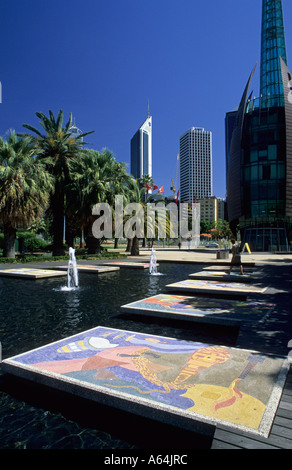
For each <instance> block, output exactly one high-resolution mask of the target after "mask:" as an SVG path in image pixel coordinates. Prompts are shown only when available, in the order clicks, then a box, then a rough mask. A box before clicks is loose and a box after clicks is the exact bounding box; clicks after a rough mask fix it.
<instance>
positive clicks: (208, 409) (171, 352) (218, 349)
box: [2, 327, 288, 436]
mask: <svg viewBox="0 0 292 470" xmlns="http://www.w3.org/2000/svg"><path fill="white" fill-rule="evenodd" d="M2 367H3V368H4V371H8V372H9V373H14V374H16V375H22V376H23V377H26V378H28V379H29V378H32V380H34V381H39V382H42V381H43V380H45V379H44V377H45V378H48V377H49V378H50V386H55V387H57V388H61V389H62V388H63V390H65V391H70V387H72V388H73V389H74V393H75V395H80V396H83V395H82V391H83V393H84V391H86V396H87V397H88V398H90V399H96V400H97V401H100V400H101V398H100V397H101V396H102V397H107V398H108V400H111V401H110V402H109V403H112V400H113V397H115V399H118V401H119V402H121V401H124V403H125V401H126V402H127V407H128V411H131V406H134V404H135V403H136V404H137V403H138V404H140V405H143V407H144V408H143V409H145V407H146V409H150V408H151V409H155V413H156V414H157V413H159V414H163V416H165V414H167V416H169V415H170V414H172V415H174V417H175V416H177V415H179V416H180V417H183V418H186V419H188V420H189V419H192V420H194V421H195V422H197V423H198V422H199V423H201V422H205V423H209V424H211V425H217V424H218V423H221V424H222V423H223V424H225V425H228V426H231V427H234V426H235V427H236V428H238V429H242V430H245V431H248V432H251V433H258V434H261V435H264V436H267V435H268V433H269V430H270V427H271V424H272V422H273V417H274V414H275V411H276V409H277V406H278V403H279V399H280V396H281V392H282V388H283V385H284V382H285V378H286V374H287V369H288V365H287V360H286V359H285V358H282V357H276V356H272V355H265V354H260V353H257V352H253V351H248V350H241V349H237V348H228V347H223V346H214V345H210V344H203V343H197V342H190V341H182V340H177V339H174V338H166V337H162V336H154V335H150V334H144V333H136V332H130V331H125V330H117V329H113V328H107V327H96V328H93V329H91V330H88V331H85V332H82V333H79V334H77V335H75V336H72V337H70V338H65V339H63V340H61V341H58V342H56V343H52V344H49V345H46V346H44V347H42V348H38V349H35V350H33V351H29V352H27V353H24V354H21V355H19V356H15V357H13V358H10V359H6V360H5V361H3V363H2ZM42 383H44V382H42ZM136 412H137V411H136ZM157 419H158V417H157Z"/></svg>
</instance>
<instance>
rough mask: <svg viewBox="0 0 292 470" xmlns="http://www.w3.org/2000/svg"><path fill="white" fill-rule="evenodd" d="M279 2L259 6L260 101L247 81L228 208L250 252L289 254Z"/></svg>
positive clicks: (289, 154) (291, 225) (289, 155)
mask: <svg viewBox="0 0 292 470" xmlns="http://www.w3.org/2000/svg"><path fill="white" fill-rule="evenodd" d="M285 67H286V68H287V56H286V46H285V35H284V21H283V10H282V1H281V0H263V1H262V31H261V70H260V96H259V98H256V99H253V100H251V99H250V97H249V98H248V90H249V86H250V83H251V80H252V77H253V73H254V70H253V72H252V74H251V76H250V77H249V80H248V83H247V85H246V88H245V90H244V94H243V96H242V100H241V103H240V106H239V108H238V111H237V115H236V118H235V124H234V127H233V131H232V137H231V142H230V147H229V149H228V150H229V162H228V169H227V206H228V215H229V220H230V223H231V227H233V231H234V232H235V231H236V230H238V229H239V230H240V232H241V236H242V239H243V241H244V242H247V243H249V244H250V246H251V249H252V250H253V251H274V250H283V249H285V250H287V249H288V246H289V240H290V241H292V218H291V214H290V209H289V207H290V205H291V203H290V201H291V200H292V190H291V189H292V188H290V186H291V184H290V181H291V170H290V168H291V169H292V134H291V131H290V128H291V117H292V102H291V108H290V104H289V101H288V100H287V97H286V94H287V93H286V88H287V83H286V82H287V81H288V80H289V72H287V70H286V69H285Z"/></svg>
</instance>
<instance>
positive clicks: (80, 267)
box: [54, 264, 120, 274]
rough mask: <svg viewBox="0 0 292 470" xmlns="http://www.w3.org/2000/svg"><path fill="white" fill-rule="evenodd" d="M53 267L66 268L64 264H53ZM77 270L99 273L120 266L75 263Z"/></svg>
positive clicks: (110, 270)
mask: <svg viewBox="0 0 292 470" xmlns="http://www.w3.org/2000/svg"><path fill="white" fill-rule="evenodd" d="M54 269H66V266H55V267H54ZM77 269H78V271H82V272H84V273H94V274H101V273H110V272H112V271H119V270H120V268H119V267H118V266H93V265H84V264H83V265H82V264H77Z"/></svg>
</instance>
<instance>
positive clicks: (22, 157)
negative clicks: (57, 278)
mask: <svg viewBox="0 0 292 470" xmlns="http://www.w3.org/2000/svg"><path fill="white" fill-rule="evenodd" d="M34 154H35V149H34V147H33V145H32V142H31V139H29V138H24V137H23V138H19V137H17V136H16V135H15V133H14V132H12V133H11V134H10V136H9V137H8V139H7V141H6V142H4V140H3V139H2V138H0V223H1V225H2V226H3V231H4V250H3V256H5V257H8V258H15V240H16V230H17V229H20V228H28V227H29V226H30V224H31V223H33V222H36V221H38V220H39V219H40V218H41V217H42V216H43V214H44V212H45V210H46V209H47V207H48V203H49V191H51V190H52V188H53V181H52V177H51V176H50V174H49V173H48V172H47V171H46V170H45V167H44V166H43V165H42V164H41V163H40V162H36V160H35V158H34Z"/></svg>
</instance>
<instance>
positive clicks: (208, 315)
mask: <svg viewBox="0 0 292 470" xmlns="http://www.w3.org/2000/svg"><path fill="white" fill-rule="evenodd" d="M274 308H275V305H274V304H271V303H264V302H256V301H240V300H226V299H216V298H208V297H193V296H182V295H170V294H159V295H155V296H153V297H148V298H145V299H142V300H138V301H136V302H132V303H130V304H127V305H123V306H122V307H121V311H123V312H129V313H134V314H135V313H139V314H146V315H153V316H158V317H164V318H172V317H174V318H176V319H184V320H194V321H200V322H207V323H216V324H223V325H238V324H240V323H241V322H243V321H246V322H254V323H257V322H260V321H263V320H264V319H265V318H266V317H267V315H268V314H270V313H271V312H272V311H273V309H274Z"/></svg>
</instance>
